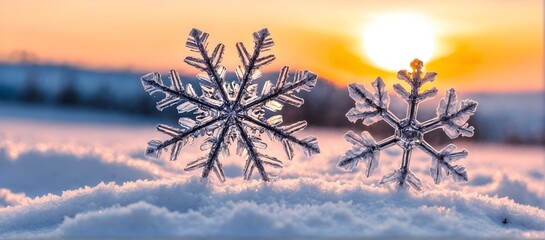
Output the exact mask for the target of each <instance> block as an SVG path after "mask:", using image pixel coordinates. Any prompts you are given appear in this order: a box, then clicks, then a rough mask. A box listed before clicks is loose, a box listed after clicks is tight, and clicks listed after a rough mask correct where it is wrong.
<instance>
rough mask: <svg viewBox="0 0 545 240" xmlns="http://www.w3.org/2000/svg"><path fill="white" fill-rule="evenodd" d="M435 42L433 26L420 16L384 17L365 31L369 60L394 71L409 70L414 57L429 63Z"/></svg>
mask: <svg viewBox="0 0 545 240" xmlns="http://www.w3.org/2000/svg"><path fill="white" fill-rule="evenodd" d="M435 41H436V40H435V34H434V31H433V28H432V24H431V23H430V21H429V20H427V19H426V18H424V17H422V16H419V15H410V14H392V15H382V16H380V17H377V18H375V19H374V20H373V21H372V22H370V24H369V25H367V26H366V27H365V28H364V31H363V48H364V51H365V54H366V55H367V57H368V58H369V59H370V60H371V61H372V62H373V63H374V64H375V65H377V66H378V67H380V68H383V69H385V70H392V71H397V70H400V69H410V68H409V66H408V63H410V62H411V61H412V60H413V59H415V58H418V59H420V60H422V61H424V62H427V61H429V60H430V59H431V58H432V56H433V53H434V50H435V48H436V43H435Z"/></svg>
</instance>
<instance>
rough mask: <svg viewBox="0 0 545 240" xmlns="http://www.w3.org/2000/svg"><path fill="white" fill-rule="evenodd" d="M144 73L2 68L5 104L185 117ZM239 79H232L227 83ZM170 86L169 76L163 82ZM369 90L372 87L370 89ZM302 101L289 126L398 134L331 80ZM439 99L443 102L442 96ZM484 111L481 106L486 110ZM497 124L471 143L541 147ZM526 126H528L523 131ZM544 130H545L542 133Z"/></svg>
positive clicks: (477, 122)
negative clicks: (369, 120) (359, 113)
mask: <svg viewBox="0 0 545 240" xmlns="http://www.w3.org/2000/svg"><path fill="white" fill-rule="evenodd" d="M142 75H144V74H143V73H134V72H108V71H94V70H85V69H79V68H75V67H72V66H58V65H35V64H17V65H9V64H3V65H2V64H0V100H2V101H11V102H24V103H28V104H41V105H55V106H65V107H72V108H87V109H95V110H102V111H111V112H123V113H127V114H136V115H144V116H154V117H159V118H165V119H177V118H179V117H180V115H179V114H178V113H177V112H176V109H175V108H169V109H166V110H164V111H163V112H159V111H158V110H157V109H156V108H155V102H156V101H159V100H160V99H161V97H162V96H161V94H156V95H154V96H149V95H148V94H147V93H146V92H144V91H143V89H142V86H141V83H140V77H141V76H142ZM181 77H182V80H183V81H184V83H185V84H192V85H193V87H195V88H196V90H197V91H200V89H199V87H198V82H197V80H196V78H195V77H194V76H190V75H182V76H181ZM233 78H235V76H234V75H233V74H230V75H228V76H227V79H233ZM276 78H277V74H276V73H267V74H264V75H263V76H262V77H261V79H263V80H262V81H259V82H260V83H261V84H263V82H265V80H271V81H273V82H274V81H276ZM163 80H164V81H168V77H166V76H164V77H163ZM367 85H370V84H367ZM390 95H391V98H392V104H391V106H392V108H393V110H394V112H395V113H396V114H398V116H403V115H404V111H405V110H404V109H405V107H406V105H405V104H404V103H403V102H401V101H400V100H399V99H398V98H397V97H395V96H394V94H393V93H391V94H390ZM299 96H301V97H303V98H304V99H305V104H303V105H302V106H301V107H300V108H295V107H292V106H285V107H284V109H283V110H282V112H281V114H282V115H283V116H284V122H287V123H290V122H295V121H299V120H306V121H307V122H308V124H309V126H313V127H314V126H321V127H341V128H346V129H353V130H354V131H363V130H367V131H370V132H372V133H373V135H374V136H376V137H377V139H380V138H382V137H384V136H389V135H391V134H393V129H392V128H391V127H389V126H388V125H387V124H385V123H384V122H379V123H377V124H374V125H372V126H370V127H367V126H364V125H363V124H362V123H361V121H358V122H357V123H356V124H353V123H350V122H349V121H348V120H347V119H346V117H345V114H346V112H347V111H348V110H349V109H350V108H351V107H353V106H354V101H353V100H352V99H350V97H349V96H348V92H347V90H346V88H340V87H336V86H334V85H333V84H331V83H330V82H329V81H326V80H324V79H319V81H318V84H317V85H316V87H315V88H314V89H313V91H312V92H310V93H308V92H301V93H299ZM436 98H438V99H439V98H440V97H439V96H438V97H436ZM435 104H436V102H433V103H429V105H427V106H426V107H422V108H420V117H422V118H423V119H426V118H430V117H434V114H435ZM481 107H482V106H481ZM491 120H493V121H495V120H497V119H495V118H492V117H488V118H487V116H486V115H483V114H479V110H478V114H477V115H476V116H475V117H473V118H471V120H470V121H469V124H470V125H474V126H476V131H475V136H474V137H473V138H471V139H469V140H471V141H475V140H482V141H502V142H505V141H507V142H511V143H542V142H543V139H544V137H543V135H544V134H543V133H538V134H537V135H536V136H537V137H531V138H528V137H526V136H523V135H521V134H518V133H517V132H516V131H511V132H506V133H505V134H500V135H499V136H496V135H497V134H496V135H494V134H490V133H491V131H505V130H504V129H499V128H502V126H501V123H498V122H491V123H490V122H488V121H491ZM523 127H524V126H523ZM541 131H542V130H541ZM426 138H427V139H428V141H431V142H436V143H446V142H448V141H450V139H448V137H447V136H446V135H445V134H444V133H442V131H434V132H431V133H429V134H427V135H426Z"/></svg>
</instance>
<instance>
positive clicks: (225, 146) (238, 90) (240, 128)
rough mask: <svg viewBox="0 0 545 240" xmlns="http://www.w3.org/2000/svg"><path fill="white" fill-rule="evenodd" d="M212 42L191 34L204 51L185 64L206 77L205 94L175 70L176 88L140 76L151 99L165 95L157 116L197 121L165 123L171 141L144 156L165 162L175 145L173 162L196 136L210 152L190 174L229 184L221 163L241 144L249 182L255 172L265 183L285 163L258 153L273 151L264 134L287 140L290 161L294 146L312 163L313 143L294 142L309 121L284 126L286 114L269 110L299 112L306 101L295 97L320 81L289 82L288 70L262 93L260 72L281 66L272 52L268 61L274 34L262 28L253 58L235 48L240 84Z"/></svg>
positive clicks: (308, 77) (153, 76)
mask: <svg viewBox="0 0 545 240" xmlns="http://www.w3.org/2000/svg"><path fill="white" fill-rule="evenodd" d="M207 38H208V33H205V32H202V31H200V30H197V29H193V30H192V31H191V33H190V34H189V38H188V39H187V42H186V47H187V48H189V49H190V50H191V51H192V52H196V53H198V56H197V57H193V56H188V57H186V58H185V60H184V62H185V63H187V64H189V65H191V66H193V67H195V68H197V69H198V70H200V71H201V73H199V74H198V75H197V78H198V79H199V85H200V89H201V94H197V92H196V91H195V89H194V88H193V86H192V85H190V84H187V85H186V86H184V85H183V84H182V81H181V80H180V77H179V75H178V73H177V72H176V71H175V70H171V71H170V83H171V84H170V86H167V85H166V84H164V83H163V81H162V79H161V76H160V74H159V73H149V74H147V75H145V76H143V77H142V85H143V86H144V90H145V91H146V92H148V93H149V94H150V95H152V94H154V93H156V92H162V93H164V95H165V96H164V98H163V99H162V100H160V101H159V102H157V109H158V110H159V111H162V110H163V109H165V108H168V107H171V106H174V105H177V107H176V108H177V110H178V113H180V114H183V113H191V112H192V113H193V114H194V118H188V117H181V118H180V119H179V121H178V123H179V125H180V126H181V128H175V127H172V126H168V125H163V124H159V125H158V126H157V130H158V131H160V132H162V133H164V134H166V135H168V136H169V137H170V139H168V140H166V141H164V142H163V141H159V140H152V141H150V142H149V143H148V147H147V149H146V155H147V156H148V157H152V158H156V159H157V158H160V157H161V152H163V150H164V151H168V149H167V148H168V147H169V146H171V147H170V160H171V161H174V160H176V159H177V158H178V156H179V154H180V152H181V149H182V147H184V146H185V145H187V144H192V143H193V141H194V139H196V138H199V137H205V138H206V139H205V140H204V142H203V143H202V145H200V150H201V151H208V153H207V154H206V155H205V156H203V157H201V158H198V159H196V160H194V161H192V162H189V163H188V164H187V167H186V168H185V170H186V171H190V170H195V169H199V168H202V177H203V178H207V177H208V175H209V174H210V171H213V172H214V173H215V174H216V176H217V177H218V179H220V180H221V181H225V175H224V173H223V169H222V163H221V160H222V159H223V158H224V157H227V156H229V155H230V152H229V146H230V145H231V144H232V143H234V142H235V141H236V153H237V154H238V155H239V156H242V157H243V158H244V159H245V161H246V163H245V166H244V170H243V174H244V179H245V180H249V179H251V177H252V172H253V171H254V169H256V168H257V170H258V172H259V174H260V175H261V178H262V179H263V180H264V181H269V180H273V179H274V178H275V176H274V175H272V174H269V173H267V171H266V170H265V166H266V165H267V166H270V167H274V168H281V167H282V162H281V161H280V160H279V159H277V158H275V157H273V156H268V155H266V154H263V153H261V152H260V151H259V150H258V149H265V148H266V147H267V144H266V143H265V142H263V140H262V139H261V134H262V133H266V134H267V135H268V136H269V137H270V139H271V140H277V141H281V142H282V144H283V147H284V151H285V153H286V155H287V158H288V159H290V160H291V159H292V158H293V145H297V146H300V147H301V148H302V149H303V152H304V153H305V156H307V157H309V156H311V155H312V154H315V153H319V152H320V149H319V147H318V143H317V141H316V138H315V137H312V136H309V137H306V138H303V139H299V138H296V137H294V136H293V134H294V133H295V132H298V131H300V130H303V129H304V128H305V127H306V126H307V123H306V121H299V122H296V123H294V124H291V125H281V124H282V116H281V115H274V116H268V117H266V115H270V114H269V113H270V112H278V111H280V110H281V109H282V107H283V105H284V104H289V105H292V106H295V107H299V106H301V105H302V104H303V99H302V98H300V97H297V96H296V95H295V94H296V93H298V92H299V91H300V90H303V91H310V90H311V89H312V88H313V87H314V86H315V85H316V78H317V76H316V75H315V74H313V73H311V72H309V71H304V72H299V71H297V72H296V73H295V76H294V77H293V80H292V81H289V80H287V79H288V73H289V68H288V67H283V68H282V70H281V71H280V74H279V77H278V80H277V81H276V83H275V84H273V83H271V82H270V81H266V82H265V83H264V84H263V85H262V87H261V91H260V92H258V84H257V83H256V79H258V78H259V77H260V76H261V72H260V71H259V69H260V68H262V67H263V66H265V65H267V64H269V63H271V62H272V61H273V60H275V57H274V55H272V54H270V55H265V56H263V55H264V52H265V51H267V50H270V49H271V47H272V46H273V45H274V43H273V40H272V38H271V37H270V34H269V31H268V30H267V29H263V30H261V31H258V32H255V33H254V34H253V38H254V50H253V52H251V53H250V52H248V50H247V49H246V47H244V44H242V43H241V42H239V43H237V44H236V48H237V51H238V55H239V57H240V60H241V61H242V65H239V66H238V68H237V69H236V75H237V79H236V80H234V81H231V82H227V81H225V75H226V68H225V67H224V66H222V65H220V63H221V60H222V57H223V53H224V49H225V46H224V45H223V44H218V45H217V46H216V48H215V49H214V51H213V52H212V54H211V55H210V54H209V52H208V50H207ZM266 113H267V114H266Z"/></svg>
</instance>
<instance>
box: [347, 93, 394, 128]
mask: <svg viewBox="0 0 545 240" xmlns="http://www.w3.org/2000/svg"><path fill="white" fill-rule="evenodd" d="M360 86H361V85H358V84H350V85H349V86H348V87H349V91H350V93H354V94H357V96H358V97H360V98H362V99H363V100H364V101H365V103H366V104H368V105H369V106H371V107H373V108H374V109H376V110H377V111H378V112H379V113H380V115H381V116H383V117H384V118H383V119H384V121H385V122H386V123H388V124H389V125H390V126H392V127H394V128H396V127H397V128H400V127H401V124H400V121H399V119H398V118H397V117H396V116H395V115H394V114H393V113H392V112H391V111H390V110H389V109H387V108H383V107H381V106H379V105H377V104H376V103H375V102H374V101H373V99H371V98H369V97H368V96H367V95H366V94H365V93H364V92H363V91H362V89H360ZM362 88H363V87H362ZM347 114H350V112H348V113H347ZM349 119H350V118H349Z"/></svg>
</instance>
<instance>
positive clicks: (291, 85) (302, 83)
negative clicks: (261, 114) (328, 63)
mask: <svg viewBox="0 0 545 240" xmlns="http://www.w3.org/2000/svg"><path fill="white" fill-rule="evenodd" d="M305 76H306V77H305V78H303V79H301V80H299V81H298V82H295V83H288V84H286V85H284V86H282V88H279V89H275V91H272V92H270V93H269V94H266V95H263V96H261V97H260V98H258V99H256V100H254V101H252V102H250V103H248V104H246V105H244V106H242V107H241V108H240V110H239V111H246V110H248V109H250V108H252V107H253V106H256V105H259V104H261V103H264V102H267V101H269V100H272V99H275V98H276V97H278V96H279V95H280V94H284V93H287V92H289V91H292V90H296V89H298V88H301V87H303V86H305V85H307V84H309V83H312V82H315V81H316V78H317V77H318V76H317V75H316V74H314V73H312V72H308V71H306V74H305ZM312 86H314V84H312Z"/></svg>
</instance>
